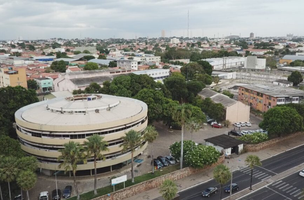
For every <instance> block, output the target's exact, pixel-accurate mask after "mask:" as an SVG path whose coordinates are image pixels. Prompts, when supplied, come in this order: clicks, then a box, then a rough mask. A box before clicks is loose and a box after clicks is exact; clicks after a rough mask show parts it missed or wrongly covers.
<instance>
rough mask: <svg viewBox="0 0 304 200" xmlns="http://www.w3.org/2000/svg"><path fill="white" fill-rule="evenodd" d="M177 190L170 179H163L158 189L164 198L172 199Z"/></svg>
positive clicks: (166, 199)
mask: <svg viewBox="0 0 304 200" xmlns="http://www.w3.org/2000/svg"><path fill="white" fill-rule="evenodd" d="M177 191H178V189H177V185H176V184H175V183H174V182H173V181H171V180H165V181H164V182H163V184H162V185H161V186H160V190H159V192H160V194H161V195H162V197H163V198H164V199H165V200H172V199H173V198H174V197H175V196H176V194H177Z"/></svg>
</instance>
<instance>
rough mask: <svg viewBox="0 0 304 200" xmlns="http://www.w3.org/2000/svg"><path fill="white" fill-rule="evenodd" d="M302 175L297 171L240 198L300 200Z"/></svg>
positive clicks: (303, 195)
mask: <svg viewBox="0 0 304 200" xmlns="http://www.w3.org/2000/svg"><path fill="white" fill-rule="evenodd" d="M303 189H304V177H301V176H299V174H298V173H295V174H292V175H290V176H288V177H286V178H284V179H282V180H279V181H276V182H274V183H272V184H271V185H269V186H267V187H264V188H263V189H260V190H257V191H256V192H254V193H252V194H250V195H248V196H246V197H243V198H242V199H241V200H279V199H287V200H302V199H303V198H304V192H303Z"/></svg>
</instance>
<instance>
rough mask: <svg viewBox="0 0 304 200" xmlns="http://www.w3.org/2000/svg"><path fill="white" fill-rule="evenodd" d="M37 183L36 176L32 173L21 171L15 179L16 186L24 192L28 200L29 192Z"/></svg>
mask: <svg viewBox="0 0 304 200" xmlns="http://www.w3.org/2000/svg"><path fill="white" fill-rule="evenodd" d="M36 182H37V176H36V174H35V173H34V172H32V171H29V170H27V171H21V172H20V173H19V174H18V177H17V184H18V185H19V187H20V188H21V189H22V190H24V191H26V195H27V199H28V200H30V195H29V190H30V189H32V188H34V187H35V185H36Z"/></svg>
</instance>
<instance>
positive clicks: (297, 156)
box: [179, 146, 304, 200]
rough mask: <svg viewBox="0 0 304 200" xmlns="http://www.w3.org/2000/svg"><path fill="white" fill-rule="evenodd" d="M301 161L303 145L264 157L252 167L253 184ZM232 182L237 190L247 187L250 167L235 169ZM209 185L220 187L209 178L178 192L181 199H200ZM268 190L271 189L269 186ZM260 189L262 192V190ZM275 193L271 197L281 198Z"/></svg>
mask: <svg viewBox="0 0 304 200" xmlns="http://www.w3.org/2000/svg"><path fill="white" fill-rule="evenodd" d="M303 162H304V146H300V147H298V148H295V149H292V150H289V151H286V152H284V153H281V154H279V155H276V156H273V157H271V158H269V159H266V160H264V161H262V167H257V168H256V169H254V175H253V184H255V183H258V182H260V181H262V180H264V179H268V178H270V177H271V176H273V175H275V174H277V173H281V172H283V171H285V170H287V169H290V168H292V167H295V166H297V165H299V164H301V163H303ZM303 180H304V179H303ZM233 182H234V183H237V184H238V185H239V191H240V190H244V189H246V188H248V187H249V182H250V169H249V168H243V169H240V170H237V171H235V172H234V173H233ZM301 183H302V184H303V185H302V186H303V187H304V182H301ZM290 184H296V183H293V182H292V183H290ZM210 186H216V187H218V188H220V186H219V185H218V184H217V183H216V182H215V180H210V181H208V182H206V183H203V184H200V185H198V186H195V187H193V188H190V189H188V190H185V191H183V192H180V193H179V194H180V199H182V200H190V199H191V200H192V199H193V200H194V199H202V196H201V192H202V191H203V190H204V189H206V188H208V187H210ZM288 187H289V186H288ZM282 189H284V188H282ZM269 190H272V189H271V188H270V189H269ZM260 191H262V192H263V190H260ZM219 193H220V191H219V192H218V193H217V194H214V195H212V196H211V197H210V198H209V199H219ZM277 195H279V194H277V193H275V194H273V198H274V199H276V200H279V199H282V196H280V195H279V197H278V196H277ZM227 196H229V194H225V193H224V192H223V195H222V198H224V197H227ZM262 196H263V195H262ZM263 197H265V196H263ZM260 199H263V198H261V197H259V200H260ZM283 199H284V198H283Z"/></svg>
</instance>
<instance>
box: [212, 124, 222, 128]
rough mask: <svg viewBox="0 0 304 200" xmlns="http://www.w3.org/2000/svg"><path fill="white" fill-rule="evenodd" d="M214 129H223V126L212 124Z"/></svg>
mask: <svg viewBox="0 0 304 200" xmlns="http://www.w3.org/2000/svg"><path fill="white" fill-rule="evenodd" d="M212 128H222V124H218V123H214V124H212Z"/></svg>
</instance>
